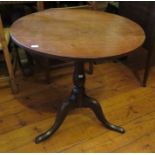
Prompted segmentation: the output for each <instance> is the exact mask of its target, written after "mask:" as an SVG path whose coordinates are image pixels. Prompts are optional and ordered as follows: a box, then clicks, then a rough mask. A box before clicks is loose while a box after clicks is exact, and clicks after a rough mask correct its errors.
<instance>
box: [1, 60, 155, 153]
mask: <svg viewBox="0 0 155 155" xmlns="http://www.w3.org/2000/svg"><path fill="white" fill-rule="evenodd" d="M72 70H73V69H72V67H66V68H63V69H58V70H54V71H51V81H52V82H51V84H49V85H47V84H45V83H43V82H41V81H40V80H38V79H36V78H35V77H29V78H24V77H22V76H18V84H19V88H20V92H19V94H17V95H12V94H11V91H10V89H9V88H8V87H3V88H1V89H0V152H155V67H153V68H152V71H151V75H150V78H149V81H148V87H146V88H143V87H141V86H140V83H139V81H138V80H137V79H136V78H135V76H134V75H133V73H132V72H131V70H130V69H129V68H127V67H126V66H125V65H123V64H121V63H113V62H106V63H103V64H100V65H96V66H95V70H94V74H93V75H87V82H86V87H87V92H88V94H89V95H91V96H93V97H95V98H97V99H98V100H99V102H100V103H101V106H102V108H103V109H104V112H105V115H106V116H107V118H108V120H110V121H111V122H113V123H115V124H117V125H121V126H122V127H124V128H125V129H126V133H125V134H119V133H116V132H113V131H110V130H108V129H106V128H104V127H103V126H102V125H101V123H100V122H99V121H98V120H97V119H96V117H95V115H94V114H93V112H92V111H90V110H89V109H76V110H73V111H71V112H70V114H69V116H68V117H67V118H66V120H65V121H64V123H63V125H62V126H61V128H60V129H59V130H58V131H57V132H56V133H55V134H54V135H53V137H52V138H50V139H49V140H47V141H45V142H43V143H41V144H37V145H36V144H35V143H34V138H35V136H37V135H38V134H40V133H41V132H43V131H45V130H46V129H47V128H48V127H50V125H51V124H52V123H53V121H54V119H55V115H56V111H57V109H58V107H59V106H60V105H61V103H62V102H63V101H64V100H65V99H66V98H67V96H68V95H69V93H70V89H71V87H72V77H71V75H72ZM139 74H140V75H142V70H140V71H139Z"/></svg>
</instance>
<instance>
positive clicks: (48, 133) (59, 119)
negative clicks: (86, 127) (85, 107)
mask: <svg viewBox="0 0 155 155" xmlns="http://www.w3.org/2000/svg"><path fill="white" fill-rule="evenodd" d="M70 108H71V104H70V102H69V101H68V102H65V103H64V104H63V105H62V106H61V108H60V111H59V112H58V115H57V117H56V120H55V123H54V124H53V126H52V127H51V128H50V129H49V130H47V131H46V132H44V133H42V134H41V135H39V136H37V137H36V139H35V143H36V144H38V143H40V142H42V141H44V140H46V139H48V138H49V137H50V136H52V135H53V134H54V133H55V132H56V130H57V129H58V128H59V127H60V126H61V124H62V123H63V121H64V119H65V118H66V116H67V114H68V112H69V110H70Z"/></svg>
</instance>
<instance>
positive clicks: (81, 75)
mask: <svg viewBox="0 0 155 155" xmlns="http://www.w3.org/2000/svg"><path fill="white" fill-rule="evenodd" d="M30 21H32V22H31V24H32V25H31V28H28V27H27V26H26V23H29V22H30ZM111 21H112V22H111ZM114 21H115V22H114ZM114 23H116V24H115V27H114V26H113V25H112V24H114ZM34 24H35V25H34ZM36 25H39V26H40V27H38V26H37V27H36ZM19 29H20V30H19ZM21 30H22V31H21ZM22 32H23V34H22ZM21 35H22V36H21ZM11 36H12V39H13V40H14V41H15V42H16V43H17V44H19V45H20V46H21V47H23V48H26V49H29V50H31V51H34V52H38V53H42V54H44V55H49V56H56V57H60V58H62V57H63V58H69V59H74V60H75V62H74V74H73V88H72V93H71V95H70V97H69V98H68V99H67V102H65V103H63V104H62V106H61V108H60V111H59V113H58V115H57V117H56V120H55V122H54V125H53V126H52V127H51V128H50V129H48V130H47V131H46V132H44V133H42V134H40V135H39V136H37V137H36V139H35V142H36V143H40V142H42V141H44V140H47V138H49V137H50V136H51V135H53V133H55V131H56V130H57V129H58V128H59V127H60V125H61V124H62V122H63V121H64V119H65V117H66V115H67V114H68V111H69V110H68V109H71V108H70V107H75V106H73V105H76V107H79V106H80V107H86V108H87V107H89V108H91V110H93V112H94V113H95V114H96V116H97V118H98V119H99V120H100V121H101V122H102V124H103V125H104V126H105V127H107V128H108V129H111V130H114V131H117V132H120V133H124V131H125V130H124V129H123V128H121V127H119V126H116V125H113V124H111V123H109V122H108V121H107V119H106V118H105V116H104V114H103V112H102V109H101V106H100V105H99V103H98V102H97V101H96V100H95V99H93V98H91V97H88V96H87V95H86V92H85V85H84V84H85V70H84V61H86V60H90V59H92V60H96V59H100V58H109V57H113V56H118V55H122V54H125V53H128V52H130V51H131V50H133V49H135V48H138V47H139V46H140V45H141V44H142V43H143V41H144V39H145V35H144V31H143V30H142V28H141V27H140V26H138V25H137V24H136V23H134V22H132V21H130V20H128V19H126V18H123V17H120V16H116V15H113V14H108V13H101V12H97V11H90V10H82V9H80V10H79V9H78V10H76V9H59V10H58V9H56V10H53V9H52V10H47V11H43V12H41V13H40V12H39V13H35V14H32V15H29V16H26V17H24V18H21V19H19V20H18V21H17V22H15V23H14V24H13V26H12V31H11ZM45 36H46V37H45ZM90 38H91V40H90ZM124 39H127V40H128V42H127V43H126V40H125V41H124ZM111 43H112V45H111V46H110V44H111ZM131 43H132V44H131ZM122 45H123V46H122ZM88 47H89V49H88ZM83 60H84V61H83Z"/></svg>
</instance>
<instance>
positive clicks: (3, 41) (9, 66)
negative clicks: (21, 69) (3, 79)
mask: <svg viewBox="0 0 155 155" xmlns="http://www.w3.org/2000/svg"><path fill="white" fill-rule="evenodd" d="M0 42H1V47H2V51H3V54H4V59H5V62H6V66H7V70H8V74H9V80H10V85H11V88H12V92H13V93H16V92H17V91H18V88H17V85H16V82H15V76H14V72H13V65H12V63H11V57H10V52H9V50H8V43H7V41H6V38H5V34H4V28H3V23H2V20H1V17H0Z"/></svg>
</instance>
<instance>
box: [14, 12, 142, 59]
mask: <svg viewBox="0 0 155 155" xmlns="http://www.w3.org/2000/svg"><path fill="white" fill-rule="evenodd" d="M11 36H12V38H13V40H14V41H15V42H16V43H17V44H18V45H20V46H22V47H24V48H27V49H30V50H33V51H35V52H39V53H43V54H49V55H52V56H58V57H67V58H75V59H97V58H107V57H112V56H117V55H121V54H125V53H128V52H130V51H132V50H134V49H136V48H137V47H139V46H140V45H141V44H142V43H143V42H144V39H145V34H144V31H143V29H142V28H141V27H140V26H139V25H138V24H136V23H134V22H133V21H131V20H129V19H127V18H124V17H121V16H118V15H114V14H110V13H105V12H100V11H93V10H87V9H48V10H46V11H42V12H38V13H34V14H31V15H28V16H25V17H23V18H21V19H19V20H17V21H16V22H15V23H14V24H13V25H12V28H11Z"/></svg>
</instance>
